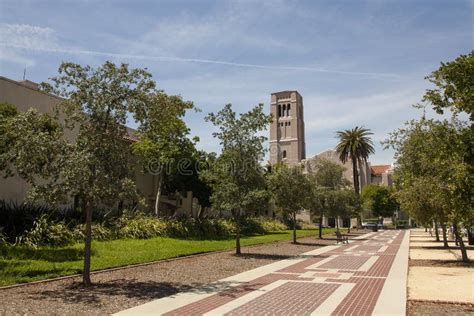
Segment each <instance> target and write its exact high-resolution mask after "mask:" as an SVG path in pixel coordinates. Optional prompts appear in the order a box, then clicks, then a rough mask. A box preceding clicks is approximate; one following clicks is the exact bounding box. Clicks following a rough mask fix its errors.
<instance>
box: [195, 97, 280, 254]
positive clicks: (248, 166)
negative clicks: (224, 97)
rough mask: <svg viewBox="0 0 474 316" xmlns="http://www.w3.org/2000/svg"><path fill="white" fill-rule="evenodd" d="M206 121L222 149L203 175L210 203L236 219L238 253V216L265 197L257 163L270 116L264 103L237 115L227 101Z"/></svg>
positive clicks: (261, 175) (261, 154) (259, 159)
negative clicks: (209, 190) (209, 193)
mask: <svg viewBox="0 0 474 316" xmlns="http://www.w3.org/2000/svg"><path fill="white" fill-rule="evenodd" d="M206 120H207V121H209V122H211V123H212V124H213V125H214V126H216V127H217V128H218V131H217V132H214V133H213V136H214V137H215V138H217V139H218V140H219V142H220V145H221V146H222V152H221V154H220V155H219V156H218V157H217V158H216V159H215V160H214V161H213V162H212V163H211V164H210V168H209V169H208V170H204V171H203V172H202V177H203V179H204V180H205V181H206V182H207V183H209V185H210V187H211V189H212V195H211V203H212V206H213V207H214V208H217V209H220V210H223V211H227V212H230V213H231V214H232V215H233V217H234V220H235V221H236V228H237V234H236V253H237V254H240V252H241V251H240V219H241V215H243V214H245V212H246V211H248V210H250V209H252V208H253V207H254V206H255V204H256V203H258V202H259V201H262V200H265V199H267V198H268V195H267V191H266V190H265V185H266V184H265V178H264V173H263V168H262V167H261V165H260V163H261V162H262V160H263V156H264V153H265V148H264V142H265V141H266V137H264V136H261V135H260V134H259V133H260V132H261V131H263V130H265V129H266V128H267V126H268V124H269V123H270V122H271V117H270V116H269V115H266V114H265V113H264V111H263V104H260V105H258V106H256V107H254V108H253V109H251V110H250V111H248V112H246V113H242V114H240V115H237V114H236V113H235V112H234V110H233V109H232V105H231V104H227V105H226V106H224V108H223V109H222V110H220V111H219V112H217V113H215V114H214V113H210V114H209V115H208V116H207V117H206Z"/></svg>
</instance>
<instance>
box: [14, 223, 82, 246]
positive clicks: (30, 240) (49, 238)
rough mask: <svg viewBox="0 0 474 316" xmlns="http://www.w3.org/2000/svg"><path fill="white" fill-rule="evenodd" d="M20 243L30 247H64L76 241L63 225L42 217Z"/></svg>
mask: <svg viewBox="0 0 474 316" xmlns="http://www.w3.org/2000/svg"><path fill="white" fill-rule="evenodd" d="M19 241H20V242H21V243H23V244H25V245H27V246H30V247H35V248H36V247H39V246H44V245H50V246H64V245H67V244H70V243H72V242H73V241H74V236H73V233H72V232H71V230H70V229H69V228H68V227H67V226H66V225H65V224H64V223H63V222H59V223H54V222H50V221H49V220H48V218H47V216H46V215H42V216H40V217H39V218H38V219H36V220H35V221H34V223H33V227H32V229H30V230H29V231H27V232H26V233H25V234H24V235H23V236H22V237H21V238H20V239H19Z"/></svg>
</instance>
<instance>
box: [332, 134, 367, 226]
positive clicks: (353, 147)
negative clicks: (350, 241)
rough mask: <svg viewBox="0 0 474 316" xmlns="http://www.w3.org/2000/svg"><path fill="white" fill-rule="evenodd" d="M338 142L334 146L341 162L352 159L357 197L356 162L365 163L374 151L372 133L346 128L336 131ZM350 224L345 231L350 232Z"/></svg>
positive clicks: (357, 171) (357, 173)
mask: <svg viewBox="0 0 474 316" xmlns="http://www.w3.org/2000/svg"><path fill="white" fill-rule="evenodd" d="M336 135H337V138H339V143H338V144H337V146H336V152H337V153H338V154H339V160H341V161H342V163H346V161H347V160H348V159H351V161H352V176H353V178H354V191H355V194H356V196H357V197H358V196H359V194H360V192H359V191H360V189H359V170H358V169H357V165H358V163H360V162H361V161H364V162H365V163H367V159H368V158H369V155H370V154H373V153H374V152H375V150H374V146H373V143H372V140H371V139H370V137H369V136H370V135H373V133H371V132H370V130H369V129H367V128H364V127H363V126H362V127H359V126H356V127H355V128H353V129H346V130H345V131H338V132H336ZM360 225H361V218H360V216H357V227H360ZM350 226H351V225H350V224H349V228H348V230H347V232H350Z"/></svg>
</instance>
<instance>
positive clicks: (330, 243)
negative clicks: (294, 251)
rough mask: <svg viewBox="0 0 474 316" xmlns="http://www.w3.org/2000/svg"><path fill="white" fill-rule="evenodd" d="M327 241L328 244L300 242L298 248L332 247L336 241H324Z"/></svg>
mask: <svg viewBox="0 0 474 316" xmlns="http://www.w3.org/2000/svg"><path fill="white" fill-rule="evenodd" d="M323 240H327V241H328V242H327V243H324V242H298V243H297V245H298V246H308V247H324V246H332V245H334V244H335V241H336V239H323Z"/></svg>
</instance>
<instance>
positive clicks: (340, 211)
mask: <svg viewBox="0 0 474 316" xmlns="http://www.w3.org/2000/svg"><path fill="white" fill-rule="evenodd" d="M325 199H326V202H325V203H326V204H325V205H326V209H327V213H328V214H329V216H332V217H335V218H336V229H337V231H339V220H338V219H339V218H344V217H349V216H350V215H351V214H353V213H354V211H355V209H356V207H357V206H358V204H357V201H358V195H356V194H355V193H354V192H353V191H352V190H348V189H340V190H328V191H327V192H326V197H325Z"/></svg>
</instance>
